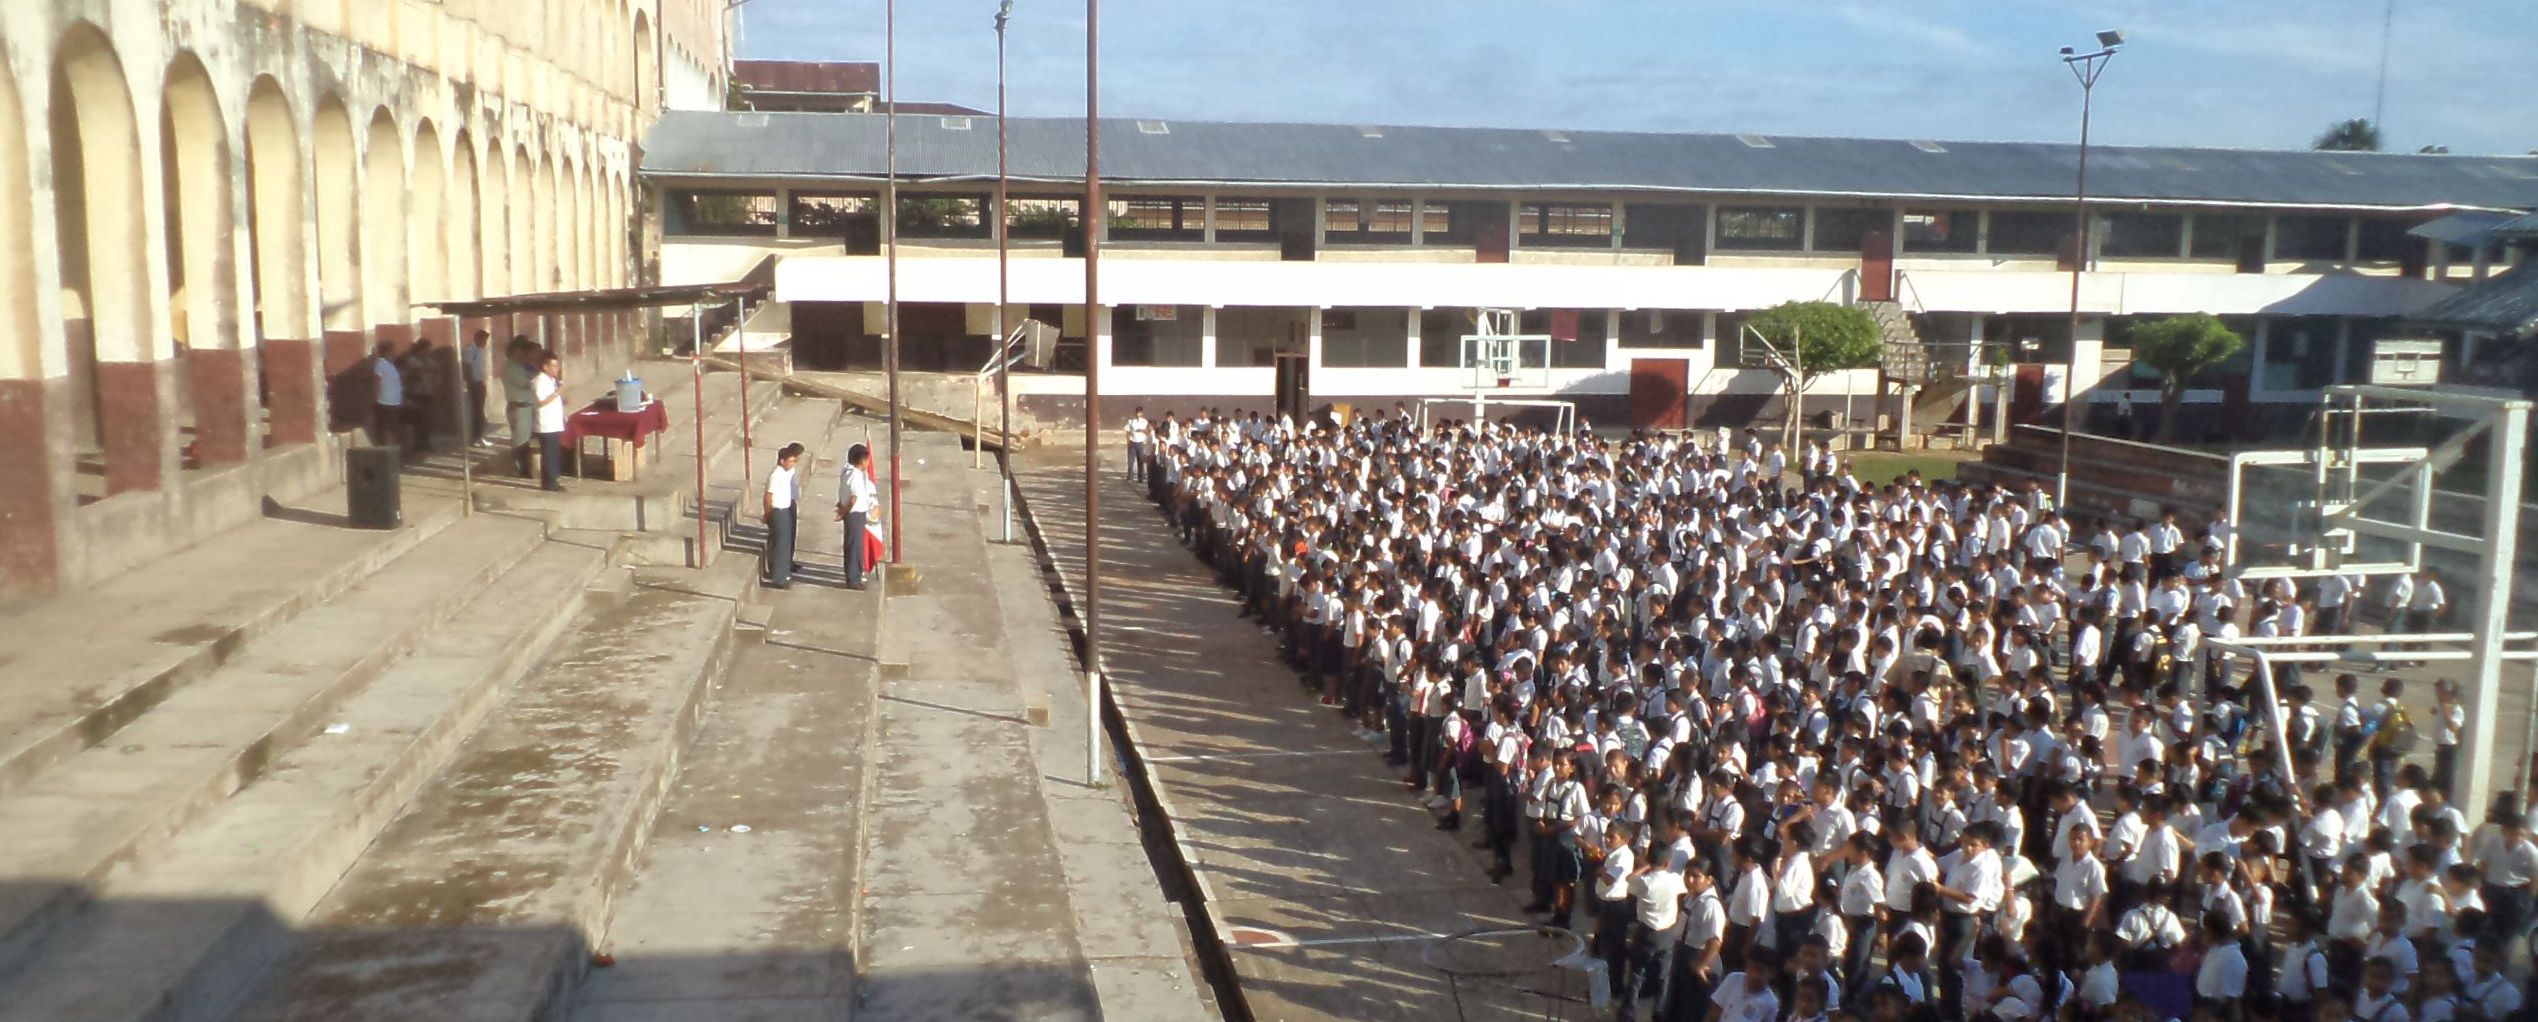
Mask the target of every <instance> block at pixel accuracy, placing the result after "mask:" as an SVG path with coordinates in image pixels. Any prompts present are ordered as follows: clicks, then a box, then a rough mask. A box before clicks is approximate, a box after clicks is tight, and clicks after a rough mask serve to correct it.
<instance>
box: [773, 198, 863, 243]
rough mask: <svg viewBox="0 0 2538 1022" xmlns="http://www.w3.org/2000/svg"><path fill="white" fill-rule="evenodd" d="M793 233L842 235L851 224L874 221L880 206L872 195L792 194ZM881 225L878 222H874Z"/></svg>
mask: <svg viewBox="0 0 2538 1022" xmlns="http://www.w3.org/2000/svg"><path fill="white" fill-rule="evenodd" d="M792 198H793V201H792V203H791V204H790V206H791V215H792V217H793V223H792V230H793V233H795V234H797V235H820V236H834V235H837V234H840V233H843V232H844V231H845V230H846V225H847V224H848V223H850V222H853V221H856V220H861V219H868V218H875V217H876V216H877V213H878V212H879V209H880V206H881V203H880V201H879V200H878V199H876V198H874V197H873V196H871V195H854V194H845V195H820V194H814V193H811V192H795V193H793V197H792ZM873 222H874V223H876V224H877V223H879V222H880V221H879V220H878V219H873Z"/></svg>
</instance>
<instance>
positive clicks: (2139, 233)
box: [2098, 213, 2185, 259]
mask: <svg viewBox="0 0 2538 1022" xmlns="http://www.w3.org/2000/svg"><path fill="white" fill-rule="evenodd" d="M2098 230H2099V232H2100V237H2102V238H2103V239H2104V240H2102V241H2100V242H2099V244H2098V252H2099V254H2101V255H2105V256H2108V257H2112V258H2118V259H2174V258H2176V257H2177V256H2178V254H2179V253H2181V252H2182V251H2184V249H2185V217H2184V216H2182V215H2180V214H2176V213H2109V214H2107V215H2106V218H2105V219H2104V220H2101V221H2099V222H2098Z"/></svg>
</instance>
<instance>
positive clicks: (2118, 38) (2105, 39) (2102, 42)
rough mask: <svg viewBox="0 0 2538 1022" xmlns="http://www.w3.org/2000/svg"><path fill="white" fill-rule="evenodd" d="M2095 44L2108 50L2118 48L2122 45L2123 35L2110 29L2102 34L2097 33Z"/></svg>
mask: <svg viewBox="0 0 2538 1022" xmlns="http://www.w3.org/2000/svg"><path fill="white" fill-rule="evenodd" d="M2097 44H2098V45H2099V46H2103V47H2106V48H2107V49H2110V50H2111V49H2114V48H2116V47H2118V46H2122V45H2124V33H2122V32H2118V31H2115V30H2114V29H2111V28H2110V29H2107V30H2105V31H2103V32H2099V33H2098V34H2097Z"/></svg>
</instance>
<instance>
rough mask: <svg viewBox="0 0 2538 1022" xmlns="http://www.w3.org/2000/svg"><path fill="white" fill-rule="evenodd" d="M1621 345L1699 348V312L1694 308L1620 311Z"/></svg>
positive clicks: (1631, 346) (1630, 346)
mask: <svg viewBox="0 0 2538 1022" xmlns="http://www.w3.org/2000/svg"><path fill="white" fill-rule="evenodd" d="M1621 346H1622V347H1625V348H1698V347H1700V346H1701V313H1700V311H1699V310H1697V309H1633V310H1631V311H1629V312H1625V313H1622V314H1621Z"/></svg>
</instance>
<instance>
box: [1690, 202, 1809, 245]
mask: <svg viewBox="0 0 2538 1022" xmlns="http://www.w3.org/2000/svg"><path fill="white" fill-rule="evenodd" d="M1784 215H1785V216H1787V217H1789V218H1790V219H1789V232H1788V235H1787V236H1786V238H1785V239H1783V238H1782V237H1781V236H1779V235H1776V234H1774V235H1760V234H1756V235H1740V234H1733V233H1730V232H1729V227H1730V226H1731V225H1732V224H1737V223H1757V224H1758V223H1762V222H1763V220H1762V219H1760V218H1771V219H1773V220H1777V219H1778V218H1780V217H1782V216H1784ZM1749 218H1751V219H1749ZM1710 225H1711V226H1710V234H1711V236H1712V240H1711V242H1710V250H1711V251H1713V252H1763V253H1794V252H1804V251H1806V250H1807V210H1806V207H1804V206H1720V207H1718V208H1717V209H1716V210H1714V211H1712V212H1711V214H1710ZM1782 240H1786V241H1787V242H1788V244H1786V245H1781V244H1776V242H1779V241H1782Z"/></svg>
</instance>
